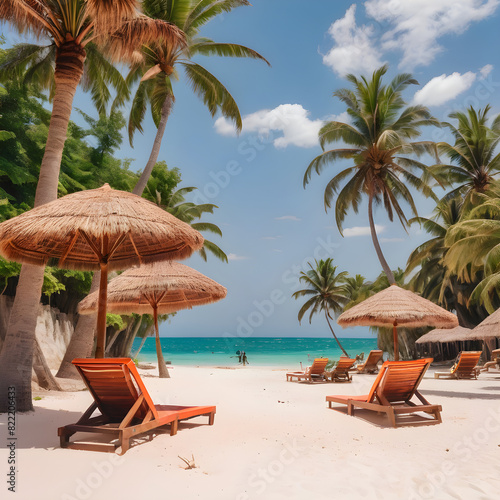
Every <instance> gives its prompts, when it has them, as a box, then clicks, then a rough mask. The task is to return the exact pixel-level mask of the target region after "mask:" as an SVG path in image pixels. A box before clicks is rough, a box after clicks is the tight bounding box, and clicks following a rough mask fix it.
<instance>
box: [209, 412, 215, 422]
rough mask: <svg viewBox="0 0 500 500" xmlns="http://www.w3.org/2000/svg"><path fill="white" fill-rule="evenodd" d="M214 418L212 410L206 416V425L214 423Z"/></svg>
mask: <svg viewBox="0 0 500 500" xmlns="http://www.w3.org/2000/svg"><path fill="white" fill-rule="evenodd" d="M214 420H215V413H214V412H212V413H210V415H209V416H208V425H214Z"/></svg>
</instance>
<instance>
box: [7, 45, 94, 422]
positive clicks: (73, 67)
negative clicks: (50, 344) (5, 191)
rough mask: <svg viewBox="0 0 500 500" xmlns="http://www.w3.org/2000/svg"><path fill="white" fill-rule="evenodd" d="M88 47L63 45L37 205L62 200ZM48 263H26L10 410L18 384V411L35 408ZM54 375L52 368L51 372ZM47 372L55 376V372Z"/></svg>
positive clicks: (10, 364)
mask: <svg viewBox="0 0 500 500" xmlns="http://www.w3.org/2000/svg"><path fill="white" fill-rule="evenodd" d="M84 61H85V50H84V49H83V48H82V47H81V46H80V45H78V44H76V43H75V42H73V41H69V42H66V43H64V44H63V45H62V46H61V47H59V48H58V50H57V55H56V68H55V73H54V80H55V85H56V91H55V95H54V103H53V106H52V116H51V118H50V125H49V132H48V136H47V143H46V146H45V153H44V156H43V160H42V164H41V166H40V176H39V179H38V184H37V188H36V195H35V207H37V206H40V205H43V204H45V203H48V202H50V201H53V200H55V199H57V186H58V182H59V169H60V166H61V158H62V153H63V148H64V142H65V140H66V132H67V129H68V124H69V118H70V115H71V109H72V104H73V98H74V96H75V92H76V88H77V86H78V84H79V82H80V79H81V77H82V75H83V63H84ZM42 285H43V268H42V267H37V266H32V265H27V264H24V265H23V266H22V269H21V274H20V276H19V284H18V285H17V289H16V298H15V300H14V305H13V307H12V312H11V314H10V318H9V324H8V327H7V333H6V336H5V342H4V345H3V348H2V352H1V354H0V412H5V411H7V406H8V404H7V397H6V395H7V392H8V388H9V387H15V391H16V407H17V410H18V411H30V410H32V409H33V403H32V399H31V370H32V366H33V349H34V341H35V327H36V320H37V313H38V304H39V303H40V296H41V292H42ZM49 374H50V372H49ZM49 374H46V375H47V377H48V378H49V379H50V378H51V377H52V375H51V374H50V376H49Z"/></svg>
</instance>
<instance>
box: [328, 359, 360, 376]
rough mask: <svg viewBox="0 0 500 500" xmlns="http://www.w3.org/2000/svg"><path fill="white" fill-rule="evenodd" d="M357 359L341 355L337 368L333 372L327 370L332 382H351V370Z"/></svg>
mask: <svg viewBox="0 0 500 500" xmlns="http://www.w3.org/2000/svg"><path fill="white" fill-rule="evenodd" d="M355 362H356V360H355V359H350V358H346V357H341V358H340V359H339V362H338V363H337V365H336V366H335V368H334V369H333V370H332V371H331V372H327V373H326V375H327V377H330V380H331V381H332V382H350V381H351V380H352V377H351V375H350V374H349V370H350V369H351V368H352V366H353V365H354V363H355Z"/></svg>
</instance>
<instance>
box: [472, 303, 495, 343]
mask: <svg viewBox="0 0 500 500" xmlns="http://www.w3.org/2000/svg"><path fill="white" fill-rule="evenodd" d="M488 338H500V309H497V310H496V311H495V312H494V313H493V314H490V315H489V316H488V317H487V318H486V319H484V320H483V321H481V323H479V325H477V326H476V327H475V328H473V329H472V331H471V333H470V338H469V339H470V340H485V339H488Z"/></svg>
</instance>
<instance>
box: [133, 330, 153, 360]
mask: <svg viewBox="0 0 500 500" xmlns="http://www.w3.org/2000/svg"><path fill="white" fill-rule="evenodd" d="M148 337H149V330H148V331H147V332H146V333H145V334H144V337H142V340H141V343H140V345H139V347H138V348H137V351H135V352H134V354H132V355H131V358H132V359H136V358H137V356H139V353H140V352H141V351H142V348H143V347H144V344H145V343H146V340H147V338H148Z"/></svg>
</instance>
